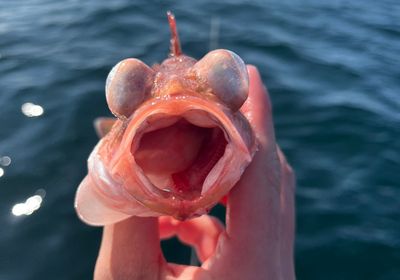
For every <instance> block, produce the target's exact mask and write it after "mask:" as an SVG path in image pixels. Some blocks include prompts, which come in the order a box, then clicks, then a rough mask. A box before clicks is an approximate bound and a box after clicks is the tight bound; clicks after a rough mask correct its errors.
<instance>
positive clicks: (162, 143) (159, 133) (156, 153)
mask: <svg viewBox="0 0 400 280" xmlns="http://www.w3.org/2000/svg"><path fill="white" fill-rule="evenodd" d="M205 130H206V129H205V128H201V127H198V126H194V125H191V124H190V123H188V122H186V121H184V120H181V121H178V122H177V123H175V124H174V125H172V126H169V127H165V128H162V129H159V130H155V131H151V132H149V133H146V134H145V135H143V137H142V139H141V140H140V145H139V148H138V149H137V150H136V151H135V154H134V156H135V160H136V162H137V163H138V164H139V166H140V167H141V168H142V169H143V171H144V172H145V173H155V174H157V173H158V174H162V173H165V174H171V173H174V172H180V171H182V170H185V169H186V168H187V167H188V166H190V165H191V164H192V163H193V161H194V160H195V159H196V157H197V155H198V152H199V148H200V147H201V145H202V143H203V139H204V135H205V133H204V131H205Z"/></svg>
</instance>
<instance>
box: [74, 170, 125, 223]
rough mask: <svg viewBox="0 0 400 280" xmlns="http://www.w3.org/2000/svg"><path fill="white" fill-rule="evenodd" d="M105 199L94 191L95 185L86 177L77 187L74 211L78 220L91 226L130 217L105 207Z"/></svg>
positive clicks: (107, 206)
mask: <svg viewBox="0 0 400 280" xmlns="http://www.w3.org/2000/svg"><path fill="white" fill-rule="evenodd" d="M105 200H106V199H105V198H104V197H103V196H101V194H99V193H98V191H96V185H95V183H94V182H93V180H92V179H91V178H90V176H89V175H87V176H86V177H85V178H84V179H83V181H82V182H81V184H80V185H79V187H78V191H77V193H76V197H75V210H76V212H77V213H78V216H79V218H80V219H81V220H82V221H83V222H85V223H87V224H89V225H92V226H104V225H109V224H114V223H117V222H119V221H122V220H124V219H127V218H128V217H130V215H128V214H126V213H122V212H119V211H117V210H115V209H114V208H112V207H111V206H109V205H107V202H106V201H105Z"/></svg>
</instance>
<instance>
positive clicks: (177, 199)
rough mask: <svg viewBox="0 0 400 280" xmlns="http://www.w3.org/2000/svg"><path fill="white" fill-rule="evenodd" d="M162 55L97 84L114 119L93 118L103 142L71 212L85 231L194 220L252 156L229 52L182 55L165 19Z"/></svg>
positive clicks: (241, 80) (241, 87)
mask: <svg viewBox="0 0 400 280" xmlns="http://www.w3.org/2000/svg"><path fill="white" fill-rule="evenodd" d="M168 20H169V24H170V27H171V32H172V39H171V53H170V56H169V57H168V58H167V59H166V60H164V61H163V62H162V63H161V64H160V65H155V66H153V67H149V66H147V65H146V64H144V63H143V62H142V61H140V60H138V59H135V58H128V59H125V60H122V61H121V62H119V63H118V64H117V65H116V66H115V67H114V68H113V69H112V70H111V72H110V74H109V75H108V78H107V82H106V99H107V103H108V107H109V108H110V111H111V112H112V113H113V114H114V115H115V116H116V117H117V118H116V119H109V118H101V119H99V120H97V121H96V123H95V127H96V129H97V132H98V134H99V135H100V136H104V137H103V138H102V139H101V140H100V141H99V143H98V144H97V145H96V147H95V148H94V150H93V151H92V153H91V154H90V156H89V159H88V170H89V171H88V175H87V176H86V177H85V178H84V179H83V181H82V183H81V184H80V186H79V188H78V191H77V194H76V199H75V208H76V210H77V212H78V215H79V217H80V218H81V219H82V220H83V221H84V222H86V223H88V224H91V225H106V224H112V223H116V222H118V221H120V220H123V219H126V218H128V217H129V216H142V217H149V216H173V217H175V218H177V219H180V220H184V219H188V218H192V217H197V216H200V215H202V214H204V213H206V212H207V211H208V210H209V209H210V208H211V207H213V206H214V205H215V204H217V203H218V202H219V201H220V200H221V198H223V197H224V196H225V195H226V194H227V193H228V192H229V190H230V189H231V188H232V187H233V186H234V185H235V184H236V183H237V182H238V180H239V179H240V177H241V175H242V173H243V172H244V170H245V168H246V167H247V166H248V164H249V163H250V162H251V160H252V158H253V155H254V153H255V150H256V145H255V137H254V135H253V132H252V130H251V127H250V124H249V122H248V121H247V119H246V118H245V117H244V116H243V114H242V113H241V111H240V108H241V106H242V105H243V103H244V102H245V101H246V99H247V96H248V87H249V80H248V73H247V69H246V66H245V64H244V62H243V61H242V59H241V58H240V57H239V56H238V55H237V54H235V53H233V52H231V51H229V50H223V49H219V50H214V51H211V52H209V53H208V54H207V55H205V56H204V57H203V58H202V59H200V60H199V61H196V60H195V59H193V58H191V57H188V56H186V55H184V54H182V51H181V48H180V43H179V38H178V34H177V29H176V23H175V18H174V16H173V14H171V13H168Z"/></svg>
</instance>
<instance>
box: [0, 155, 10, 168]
mask: <svg viewBox="0 0 400 280" xmlns="http://www.w3.org/2000/svg"><path fill="white" fill-rule="evenodd" d="M10 164H11V158H10V157H9V156H3V157H0V165H3V166H9V165H10Z"/></svg>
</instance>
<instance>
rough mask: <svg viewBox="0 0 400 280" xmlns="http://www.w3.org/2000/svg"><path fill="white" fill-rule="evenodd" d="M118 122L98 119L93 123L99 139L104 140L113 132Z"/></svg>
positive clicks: (104, 118) (103, 118) (110, 119)
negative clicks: (112, 129)
mask: <svg viewBox="0 0 400 280" xmlns="http://www.w3.org/2000/svg"><path fill="white" fill-rule="evenodd" d="M116 120H117V119H116V118H106V117H100V118H96V119H95V120H94V122H93V125H94V129H95V130H96V134H97V136H99V138H103V137H104V136H105V135H106V134H107V133H108V132H109V131H110V130H111V128H112V127H113V125H114V123H115V122H116Z"/></svg>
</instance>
